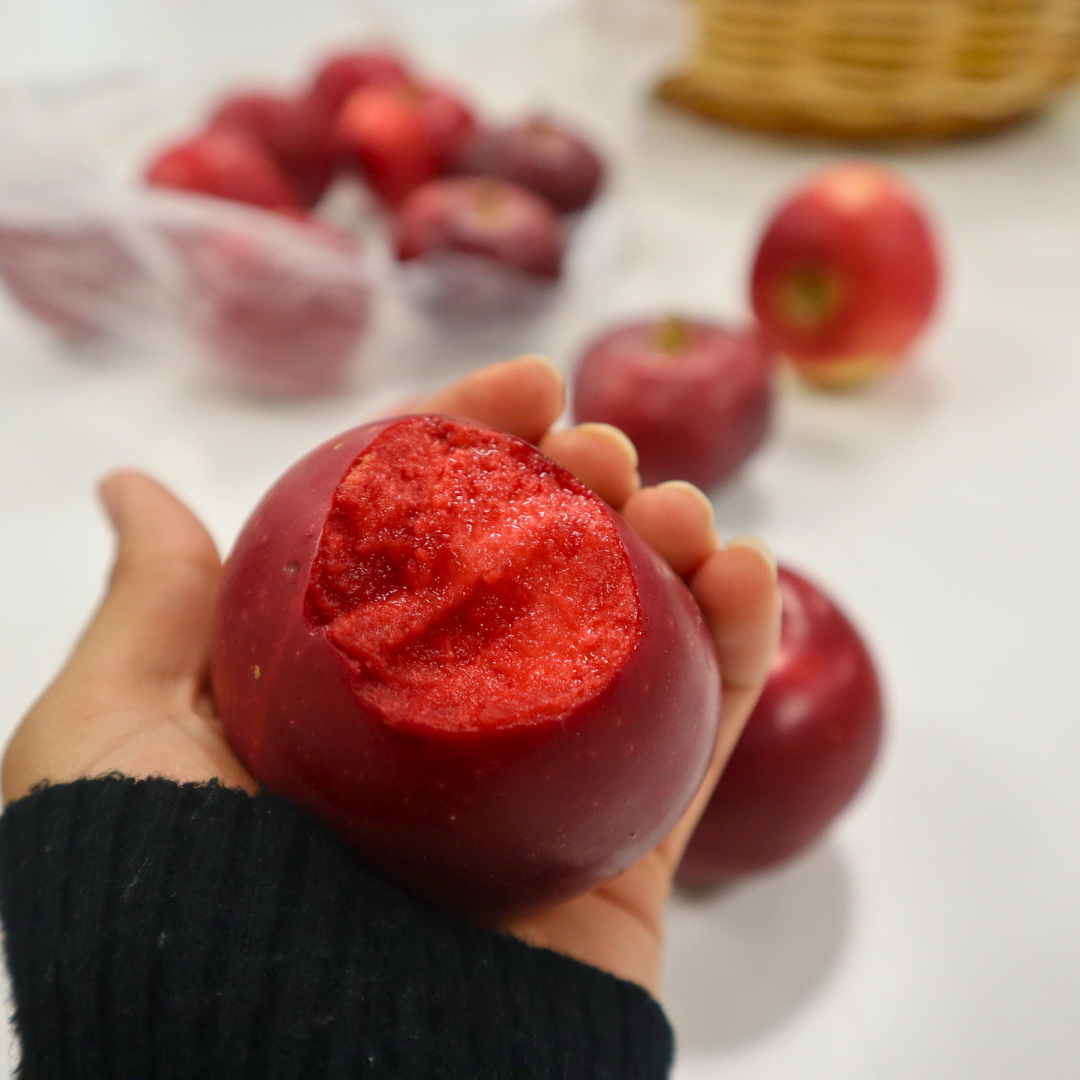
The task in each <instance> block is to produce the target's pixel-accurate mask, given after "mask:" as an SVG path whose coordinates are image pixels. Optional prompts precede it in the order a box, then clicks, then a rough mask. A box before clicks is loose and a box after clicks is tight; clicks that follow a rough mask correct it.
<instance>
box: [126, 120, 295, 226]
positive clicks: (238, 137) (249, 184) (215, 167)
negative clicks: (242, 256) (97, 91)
mask: <svg viewBox="0 0 1080 1080" xmlns="http://www.w3.org/2000/svg"><path fill="white" fill-rule="evenodd" d="M146 179H147V181H148V182H149V183H150V184H152V185H154V186H156V187H166V188H176V189H178V190H180V191H193V192H195V193H197V194H199V195H213V196H216V197H217V198H219V199H231V200H233V201H235V202H243V203H250V204H251V205H252V206H261V207H262V208H263V209H265V210H283V211H288V212H297V211H303V210H304V203H303V200H302V199H301V197H300V194H299V192H298V191H297V190H296V188H295V186H294V185H293V183H292V181H291V180H289V178H288V177H287V176H286V175H285V173H284V172H283V171H282V169H281V168H280V166H278V165H277V164H276V163H275V162H274V161H273V159H272V158H271V157H270V155H269V154H268V153H267V152H266V151H265V150H264V149H263V148H262V147H261V146H260V145H259V144H258V143H257V142H256V141H255V140H254V139H253V138H251V136H249V135H246V134H244V133H243V132H240V131H232V130H230V131H223V130H217V131H207V132H204V133H203V134H201V135H196V136H195V137H194V138H192V139H188V140H187V141H186V142H182V143H178V144H177V145H175V146H172V147H170V148H169V149H168V150H165V151H164V152H163V153H161V154H159V155H158V157H156V158H155V159H154V160H153V161H152V162H151V164H150V167H149V169H147V173H146Z"/></svg>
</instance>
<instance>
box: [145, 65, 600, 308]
mask: <svg viewBox="0 0 1080 1080" xmlns="http://www.w3.org/2000/svg"><path fill="white" fill-rule="evenodd" d="M604 172H605V169H604V164H603V161H602V160H601V157H600V155H599V154H598V153H597V152H596V150H595V149H594V148H593V147H592V146H591V145H590V144H589V142H588V141H587V140H585V139H584V138H583V137H581V136H580V135H578V134H576V133H575V132H574V131H572V130H571V129H569V128H568V127H567V126H565V125H564V124H561V123H559V122H557V121H556V120H554V119H552V118H550V117H547V116H540V115H537V116H527V117H525V118H523V119H522V120H520V121H519V122H516V123H512V124H509V125H503V126H487V125H484V124H482V123H481V122H480V121H479V120H478V118H477V113H476V110H475V109H474V107H473V106H472V105H471V104H470V103H469V102H467V101H466V100H465V98H464V97H463V96H462V95H461V94H460V93H459V92H458V91H456V90H453V89H450V88H448V87H445V86H442V85H439V84H437V83H434V82H431V81H429V80H428V79H426V78H424V77H422V76H421V75H419V74H418V73H416V72H414V71H412V70H411V69H410V68H409V67H408V66H407V65H406V63H405V61H404V60H403V59H402V58H401V57H400V56H399V55H397V54H395V53H392V52H388V51H383V50H367V51H360V52H349V53H343V54H341V55H337V56H334V57H331V58H330V59H328V60H327V61H326V62H325V63H323V64H322V66H321V67H320V68H319V69H318V70H317V72H316V73H315V75H314V78H313V80H312V82H311V84H310V86H309V87H307V88H306V89H305V90H303V91H302V92H301V93H299V94H295V95H284V94H279V93H271V92H267V91H254V92H250V93H243V94H238V95H235V96H232V97H229V98H227V99H226V100H224V101H223V102H221V104H220V105H219V106H218V107H217V108H216V109H215V110H214V111H213V112H212V114H211V115H210V117H209V119H208V121H207V124H206V127H205V129H204V130H203V131H201V132H199V133H198V134H196V135H194V136H193V137H191V138H188V139H186V140H184V141H183V142H180V143H177V144H175V145H173V146H170V147H168V148H167V149H165V150H164V151H162V152H161V153H160V154H159V155H158V156H157V157H156V158H155V159H154V160H153V161H152V162H151V163H150V165H149V167H148V169H147V172H146V178H147V180H148V182H149V183H150V184H152V185H155V186H158V187H165V188H174V189H179V190H183V191H188V192H194V193H196V194H201V195H208V196H215V197H217V198H222V199H229V200H233V201H237V202H242V203H247V204H250V205H252V206H257V207H260V208H262V209H265V210H271V211H275V212H277V213H279V214H284V215H286V216H287V217H289V218H291V219H293V220H295V221H298V222H302V223H304V222H312V221H313V220H314V219H313V218H312V216H311V215H312V211H313V210H314V209H315V208H316V207H317V206H318V203H319V202H320V200H321V199H322V198H323V196H324V195H325V194H326V192H327V190H328V189H329V187H330V186H331V184H332V182H333V181H334V179H335V178H336V177H337V176H339V175H342V174H351V175H354V176H356V177H358V178H359V179H360V180H361V181H362V182H363V183H364V185H365V186H366V187H367V189H368V190H369V191H370V192H371V193H372V195H373V196H374V197H375V198H376V199H377V201H378V202H379V203H380V204H381V205H382V206H383V208H384V209H385V210H386V211H387V212H388V214H389V215H390V228H391V231H392V234H393V246H394V250H395V253H396V255H397V257H398V259H399V260H400V262H401V263H402V264H408V265H409V266H410V267H413V266H416V265H418V264H427V267H428V269H429V271H433V272H435V273H436V275H437V276H436V285H437V288H436V290H435V295H434V296H432V295H431V293H432V290H431V289H430V288H429V289H428V290H427V292H426V293H424V292H423V291H422V290H421V291H420V293H419V295H421V296H424V295H426V296H427V297H428V299H429V300H431V301H432V302H433V306H441V307H442V308H443V309H444V310H448V309H453V308H454V307H460V306H461V304H462V302H463V300H462V297H463V296H469V295H470V294H468V293H467V292H463V290H462V289H461V288H460V287H459V286H458V284H457V279H458V278H460V277H461V276H462V275H463V271H462V265H463V264H464V265H467V266H468V267H469V268H471V269H473V270H474V271H475V268H476V267H477V266H478V265H479V266H480V267H481V268H487V269H488V270H489V271H493V272H495V273H497V274H501V275H503V276H504V277H505V276H511V277H513V278H515V279H517V280H519V281H521V282H522V283H523V284H527V285H532V286H534V287H535V289H537V290H541V291H542V290H543V288H544V286H550V285H551V284H552V283H553V282H555V281H556V279H558V277H559V275H560V274H561V272H562V265H563V257H564V254H565V249H566V238H567V225H566V217H567V215H573V214H576V213H578V212H580V211H581V210H583V209H585V207H587V206H588V205H589V203H590V202H592V200H593V199H594V198H595V196H596V194H597V192H598V191H599V190H600V187H601V185H602V182H603V179H604ZM324 227H325V226H324ZM448 260H449V261H450V265H451V267H452V269H451V271H450V272H449V273H448V272H447V271H446V266H447V261H448ZM474 292H475V290H474Z"/></svg>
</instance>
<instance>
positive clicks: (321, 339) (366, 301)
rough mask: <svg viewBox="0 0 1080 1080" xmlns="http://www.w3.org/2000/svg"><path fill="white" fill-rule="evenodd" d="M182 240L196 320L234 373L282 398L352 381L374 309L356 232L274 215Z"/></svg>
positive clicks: (247, 385) (238, 380)
mask: <svg viewBox="0 0 1080 1080" xmlns="http://www.w3.org/2000/svg"><path fill="white" fill-rule="evenodd" d="M271 226H273V227H272V228H271ZM178 248H179V250H180V252H181V255H182V257H183V262H184V265H185V268H186V271H187V278H188V283H187V299H186V309H185V313H186V317H187V321H188V323H189V325H190V327H191V329H192V330H193V332H194V334H195V337H196V339H197V341H198V342H199V344H200V346H201V347H202V349H203V350H204V352H205V353H206V355H207V357H208V358H209V359H210V360H211V361H212V362H213V364H214V366H215V367H216V368H217V370H218V371H219V372H220V373H221V374H222V375H223V376H224V377H225V379H226V381H228V382H230V383H232V384H233V385H234V386H237V387H238V388H240V389H242V390H245V391H248V392H251V393H256V394H266V395H272V396H279V397H294V396H303V395H310V394H326V393H331V392H333V391H336V390H340V389H342V388H343V386H344V385H345V384H346V382H347V380H348V376H349V372H350V369H351V367H352V365H353V362H354V360H355V358H356V354H357V350H358V347H359V344H360V341H361V340H362V338H363V335H364V332H365V330H366V328H367V325H368V316H369V308H370V289H369V285H368V279H367V275H366V273H365V270H364V266H363V262H362V260H361V257H360V253H359V251H358V250H357V249H356V247H355V245H354V244H353V242H352V241H351V240H350V239H349V238H348V237H346V236H342V235H340V234H338V233H336V232H334V231H333V230H331V229H330V228H329V227H328V226H324V225H322V224H321V223H319V224H316V223H311V224H307V225H305V224H302V223H297V224H295V225H293V224H290V223H287V222H281V223H278V222H276V221H271V222H268V223H266V224H265V225H264V226H263V227H262V228H261V229H254V228H247V229H241V228H239V227H237V228H228V227H223V228H215V229H212V230H206V231H197V232H195V233H188V234H186V235H183V236H181V237H179V238H178Z"/></svg>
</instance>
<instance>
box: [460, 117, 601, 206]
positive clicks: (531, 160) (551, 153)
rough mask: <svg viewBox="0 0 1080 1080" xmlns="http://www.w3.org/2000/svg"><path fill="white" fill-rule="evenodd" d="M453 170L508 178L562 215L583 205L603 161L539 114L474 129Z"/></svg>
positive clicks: (592, 191) (597, 185)
mask: <svg viewBox="0 0 1080 1080" xmlns="http://www.w3.org/2000/svg"><path fill="white" fill-rule="evenodd" d="M455 171H456V172H461V173H465V174H467V175H470V176H498V177H501V178H502V179H503V180H509V181H510V182H511V183H514V184H519V185H520V186H521V187H524V188H528V189H529V190H530V191H535V192H536V194H538V195H541V196H542V197H543V198H545V199H547V201H548V202H549V203H551V205H552V206H554V207H555V209H556V210H559V211H560V212H561V213H564V214H569V213H573V212H575V211H577V210H584V209H585V207H586V206H588V205H589V203H591V202H592V200H593V199H594V198H595V196H596V193H597V191H598V190H599V188H600V185H601V183H602V182H603V179H604V163H603V161H602V159H601V158H600V155H599V154H598V153H597V152H596V150H595V149H594V148H593V147H592V146H591V145H590V144H589V142H588V141H587V140H586V139H584V138H583V137H582V136H581V135H578V134H577V133H575V132H574V131H571V130H570V129H569V128H568V127H566V126H565V125H564V124H561V123H559V122H558V121H556V120H554V119H551V118H550V117H545V116H536V117H530V118H528V119H526V120H523V121H521V122H520V123H517V124H512V125H510V126H508V127H501V128H491V129H489V130H486V131H480V132H478V133H477V134H476V135H474V136H473V138H472V139H470V140H469V142H468V143H467V144H466V145H465V147H464V148H463V149H462V151H461V154H460V155H459V157H458V159H457V162H456V164H455Z"/></svg>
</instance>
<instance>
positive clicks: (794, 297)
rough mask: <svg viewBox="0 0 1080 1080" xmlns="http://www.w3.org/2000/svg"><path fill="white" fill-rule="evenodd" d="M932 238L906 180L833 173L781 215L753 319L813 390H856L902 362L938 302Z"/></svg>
mask: <svg viewBox="0 0 1080 1080" xmlns="http://www.w3.org/2000/svg"><path fill="white" fill-rule="evenodd" d="M939 276H940V272H939V267H938V255H937V249H936V244H935V241H934V235H933V231H932V229H931V226H930V223H929V220H928V218H927V215H926V213H925V211H924V210H923V209H922V208H921V207H920V205H919V201H918V198H917V197H916V195H915V193H914V192H913V191H912V190H911V188H910V187H909V186H908V185H907V184H906V183H905V181H904V180H903V179H902V178H901V177H899V176H898V175H896V174H895V173H893V172H891V171H889V170H887V169H884V168H882V167H880V166H877V165H871V164H868V163H863V162H851V163H847V164H843V165H837V166H834V167H832V168H828V169H825V170H824V171H822V172H820V173H818V174H817V175H816V176H814V177H813V178H811V180H810V181H809V182H808V183H806V184H804V185H803V186H802V187H801V188H799V190H798V191H796V192H795V194H794V195H792V196H791V198H789V199H788V200H787V201H786V202H785V203H784V204H783V205H782V206H781V207H780V209H779V210H778V211H777V212H776V214H775V216H774V217H773V219H772V220H771V221H770V223H769V226H768V228H767V229H766V231H765V235H764V236H763V237H762V240H761V244H760V246H759V248H758V252H757V257H756V260H755V262H754V270H753V279H752V285H751V292H752V296H753V304H754V311H755V312H756V313H757V317H758V319H759V320H760V322H761V325H762V328H763V330H764V331H765V334H766V335H767V336H768V338H769V341H770V343H771V344H772V345H773V346H774V347H775V348H776V349H777V350H778V351H779V352H780V353H782V354H783V355H784V356H786V357H788V358H789V359H790V360H791V361H792V363H793V364H794V365H795V367H796V369H797V370H798V372H799V373H800V374H801V375H802V376H803V377H805V378H806V379H808V380H809V381H811V382H814V383H816V384H818V385H821V386H825V387H832V388H844V387H849V386H857V385H859V384H861V383H864V382H867V381H869V380H872V379H874V378H876V377H877V376H879V375H880V374H882V373H883V372H884V371H886V370H888V369H889V368H890V367H892V366H894V365H895V364H897V363H899V362H900V361H902V360H903V358H904V356H905V354H906V353H907V351H908V349H909V348H910V346H911V345H912V343H913V342H914V341H915V339H916V338H917V337H918V336H919V334H920V333H921V332H922V331H923V329H924V328H925V327H926V325H927V323H928V321H929V319H930V316H931V314H932V313H933V310H934V306H935V303H936V301H937V296H938V283H939Z"/></svg>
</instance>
